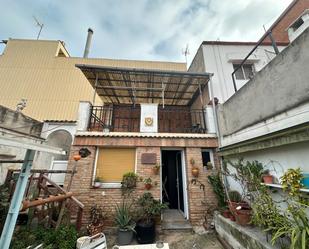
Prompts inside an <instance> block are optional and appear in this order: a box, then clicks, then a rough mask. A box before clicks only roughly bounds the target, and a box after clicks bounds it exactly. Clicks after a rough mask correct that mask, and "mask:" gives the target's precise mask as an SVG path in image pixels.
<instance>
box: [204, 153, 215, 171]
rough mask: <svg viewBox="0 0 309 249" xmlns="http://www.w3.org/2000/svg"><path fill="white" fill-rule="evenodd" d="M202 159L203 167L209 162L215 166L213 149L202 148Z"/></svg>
mask: <svg viewBox="0 0 309 249" xmlns="http://www.w3.org/2000/svg"><path fill="white" fill-rule="evenodd" d="M202 161H203V167H206V166H207V163H208V162H211V163H212V165H213V167H214V160H213V152H212V150H204V149H203V150H202Z"/></svg>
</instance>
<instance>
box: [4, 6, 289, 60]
mask: <svg viewBox="0 0 309 249" xmlns="http://www.w3.org/2000/svg"><path fill="white" fill-rule="evenodd" d="M290 2H291V0H282V1H278V0H233V1H232V0H220V1H218V0H131V1H125V0H105V1H100V0H88V1H74V0H66V1H60V0H57V1H56V0H37V1H30V0H24V1H22V0H16V1H8V0H0V3H1V6H2V9H3V11H2V13H1V17H2V20H5V21H3V22H1V23H0V34H1V35H2V37H1V39H7V38H9V37H11V38H28V39H29V38H30V39H35V38H36V35H37V33H38V30H39V28H38V27H37V26H35V22H34V20H33V18H32V16H33V15H35V16H36V17H37V18H38V19H39V20H40V21H41V22H43V23H44V28H43V31H42V34H41V39H51V40H63V41H65V43H66V45H67V48H68V50H69V51H70V54H71V55H72V56H81V55H82V54H83V49H84V44H85V41H86V36H87V29H88V27H91V28H93V30H94V36H93V42H92V47H91V50H90V56H91V57H107V58H121V59H140V60H172V61H184V60H185V59H184V55H183V54H182V50H183V49H184V48H185V47H186V44H189V48H190V50H191V54H190V57H189V60H190V59H192V58H193V56H194V53H195V51H196V50H197V48H198V47H199V45H200V44H201V42H202V41H203V40H217V39H220V40H238V41H242V40H247V41H248V40H250V41H256V40H258V38H259V37H260V36H261V35H262V33H263V28H262V26H263V25H264V24H266V25H267V26H269V25H270V24H271V22H273V21H274V20H275V18H276V17H278V16H279V15H280V13H281V12H282V11H283V10H284V9H285V8H286V7H287V5H288V4H289V3H290Z"/></svg>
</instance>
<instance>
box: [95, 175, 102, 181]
mask: <svg viewBox="0 0 309 249" xmlns="http://www.w3.org/2000/svg"><path fill="white" fill-rule="evenodd" d="M94 181H95V182H103V180H102V178H101V177H98V176H97V177H96V178H95V179H94Z"/></svg>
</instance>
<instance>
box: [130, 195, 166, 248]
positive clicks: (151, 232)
mask: <svg viewBox="0 0 309 249" xmlns="http://www.w3.org/2000/svg"><path fill="white" fill-rule="evenodd" d="M137 204H138V206H139V210H138V211H139V212H138V214H139V215H138V217H139V218H138V221H137V223H136V227H135V231H136V238H137V241H138V242H139V243H141V244H151V243H153V241H154V240H155V237H156V230H155V220H154V218H155V217H156V216H158V215H160V214H161V211H162V210H163V209H166V208H167V207H168V206H167V205H166V204H165V203H161V202H160V201H159V200H156V199H154V198H153V196H152V194H151V193H149V192H147V193H144V194H143V195H142V196H140V197H139V198H138V200H137Z"/></svg>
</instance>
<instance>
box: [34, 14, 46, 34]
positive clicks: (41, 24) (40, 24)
mask: <svg viewBox="0 0 309 249" xmlns="http://www.w3.org/2000/svg"><path fill="white" fill-rule="evenodd" d="M32 17H33V19H34V21H35V22H36V25H37V26H39V27H40V31H39V33H38V36H37V37H36V39H37V40H39V38H40V35H41V31H42V29H43V27H44V24H43V23H40V22H39V21H38V19H36V17H35V16H32Z"/></svg>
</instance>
